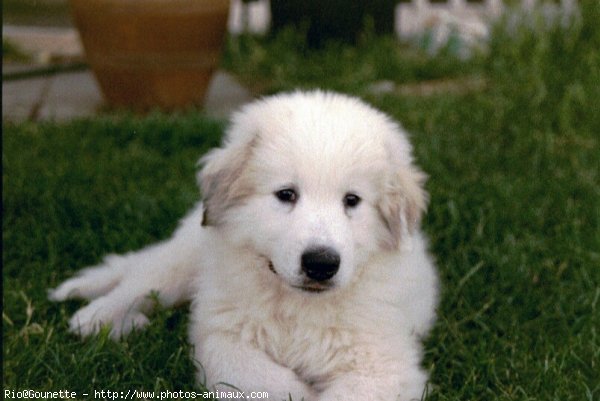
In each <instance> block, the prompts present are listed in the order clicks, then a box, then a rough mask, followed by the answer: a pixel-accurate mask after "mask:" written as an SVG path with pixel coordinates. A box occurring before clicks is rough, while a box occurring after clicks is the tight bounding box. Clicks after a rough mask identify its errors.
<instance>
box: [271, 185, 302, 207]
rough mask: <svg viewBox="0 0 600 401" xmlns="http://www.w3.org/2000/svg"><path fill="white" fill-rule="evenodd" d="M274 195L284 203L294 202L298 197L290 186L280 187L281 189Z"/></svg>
mask: <svg viewBox="0 0 600 401" xmlns="http://www.w3.org/2000/svg"><path fill="white" fill-rule="evenodd" d="M275 196H276V197H277V199H279V200H280V201H281V202H285V203H295V202H296V200H297V199H298V194H297V193H296V191H295V190H294V189H292V188H284V189H281V190H279V191H277V192H275Z"/></svg>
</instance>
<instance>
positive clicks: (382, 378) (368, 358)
mask: <svg viewBox="0 0 600 401" xmlns="http://www.w3.org/2000/svg"><path fill="white" fill-rule="evenodd" d="M201 163H202V165H203V168H202V170H201V171H200V172H199V174H198V179H199V183H200V186H201V188H202V194H203V198H204V199H203V203H201V204H198V205H197V206H196V207H195V208H194V210H193V211H192V212H191V213H190V214H189V215H188V216H187V217H185V218H184V219H183V221H182V223H181V225H180V227H179V229H178V230H177V231H176V232H175V234H174V235H173V237H172V238H170V239H169V240H167V241H165V242H162V243H159V244H157V245H154V246H150V247H148V248H146V249H143V250H141V251H138V252H135V253H129V254H126V255H122V256H114V255H113V256H109V257H107V258H106V259H105V260H104V262H103V263H102V264H101V265H99V266H96V267H92V268H88V269H86V270H83V271H82V272H81V273H80V274H79V275H78V276H76V277H75V278H72V279H70V280H67V281H66V282H64V283H63V284H62V285H60V286H59V287H58V288H56V289H55V290H53V291H51V292H50V298H51V299H53V300H57V301H62V300H65V299H67V298H83V299H87V300H89V301H91V302H90V303H89V304H88V305H87V306H85V307H83V308H82V309H80V310H79V311H78V312H77V313H76V314H75V315H74V316H73V318H72V319H71V320H70V322H69V324H70V328H71V330H72V331H74V332H76V333H79V334H81V335H89V334H93V333H96V332H97V331H98V330H99V328H100V327H101V326H103V325H111V326H112V331H111V335H112V336H113V337H115V338H117V337H120V336H121V335H124V334H126V333H128V332H129V331H131V330H132V329H133V328H135V327H137V328H139V327H142V326H144V325H145V324H147V323H148V317H147V315H148V313H149V312H150V311H151V310H150V309H151V308H152V305H153V301H152V300H151V299H149V298H148V295H149V294H150V293H151V292H155V293H157V294H158V299H159V301H160V302H161V304H163V305H164V306H171V305H174V304H176V303H180V302H185V301H187V300H191V301H192V306H191V313H192V318H191V325H190V334H189V336H190V337H189V338H190V342H191V344H192V345H193V349H194V359H195V361H197V362H198V365H199V372H198V379H199V380H203V379H206V384H207V385H208V386H209V388H214V387H216V388H217V389H221V390H226V389H227V387H225V385H224V384H223V383H227V384H229V385H232V386H235V387H236V388H238V389H241V390H243V391H245V392H246V394H249V393H250V392H251V391H266V392H268V393H269V399H271V400H277V401H279V400H284V399H285V400H288V399H289V396H290V395H291V396H292V397H293V399H294V400H300V399H302V398H304V399H305V400H322V401H333V400H339V401H352V400H360V401H365V400H386V401H388V400H412V399H421V397H422V396H423V394H424V389H425V383H426V380H427V375H426V373H425V372H424V371H423V369H422V368H421V366H420V363H421V347H422V346H421V339H422V337H423V336H424V335H425V334H427V332H428V330H429V329H430V327H431V325H432V323H433V321H434V317H435V307H436V302H437V292H438V290H437V277H436V273H435V269H434V266H433V263H432V261H431V259H430V257H429V256H428V254H427V249H426V248H427V244H426V241H425V239H424V238H423V235H422V234H421V232H420V230H419V220H420V216H421V214H422V212H423V210H424V209H425V206H426V193H425V192H424V189H423V182H424V174H423V173H421V172H420V170H419V169H418V168H417V167H415V165H414V164H413V159H412V156H411V146H410V144H409V142H408V140H407V137H406V134H405V133H404V131H403V130H402V129H401V128H400V127H399V126H398V125H397V124H396V123H394V122H393V121H392V120H391V119H389V118H388V117H386V116H385V115H384V114H382V113H381V112H378V111H376V110H375V109H373V108H371V107H369V106H367V105H366V104H364V103H363V102H361V101H360V100H357V99H354V98H350V97H347V96H343V95H339V94H333V93H324V92H309V93H303V92H296V93H291V94H285V95H278V96H273V97H269V98H266V99H263V100H259V101H256V102H254V103H252V104H250V105H248V106H246V107H244V108H243V109H242V110H241V111H240V112H238V113H237V114H235V115H234V117H233V121H232V124H231V126H230V127H229V129H228V131H227V134H226V137H225V140H224V143H223V146H222V147H221V148H218V149H215V150H213V151H212V152H210V153H208V154H207V155H206V156H204V157H203V158H202V159H201Z"/></svg>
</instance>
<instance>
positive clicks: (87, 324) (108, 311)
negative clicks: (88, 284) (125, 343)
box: [69, 297, 149, 340]
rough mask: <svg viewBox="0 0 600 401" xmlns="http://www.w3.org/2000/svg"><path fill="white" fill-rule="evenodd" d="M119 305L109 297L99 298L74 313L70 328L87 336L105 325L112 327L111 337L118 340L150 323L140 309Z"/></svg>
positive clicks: (73, 331)
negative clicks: (125, 307) (129, 308)
mask: <svg viewBox="0 0 600 401" xmlns="http://www.w3.org/2000/svg"><path fill="white" fill-rule="evenodd" d="M119 306H120V305H118V304H116V303H115V302H114V300H112V299H108V298H107V297H101V298H98V299H96V300H94V301H92V302H91V303H90V304H89V305H87V306H85V307H83V308H81V309H79V310H78V311H77V312H76V313H75V314H74V315H73V317H72V318H71V319H70V320H69V330H70V331H71V332H72V333H75V334H77V335H80V336H82V337H87V336H90V335H94V334H97V333H98V332H99V331H100V330H101V329H102V328H103V327H110V337H111V338H112V339H115V340H117V339H119V338H121V337H123V336H126V335H127V334H129V333H130V332H131V331H132V330H134V329H140V328H142V327H144V326H146V325H147V324H148V323H149V319H148V317H147V316H146V315H144V314H143V313H141V312H140V311H137V310H126V309H122V308H120V307H119Z"/></svg>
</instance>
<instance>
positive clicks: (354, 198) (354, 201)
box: [344, 193, 361, 208]
mask: <svg viewBox="0 0 600 401" xmlns="http://www.w3.org/2000/svg"><path fill="white" fill-rule="evenodd" d="M360 201H361V199H360V196H358V195H356V194H352V193H348V194H346V195H345V196H344V206H345V207H347V208H353V207H356V206H358V204H359V203H360Z"/></svg>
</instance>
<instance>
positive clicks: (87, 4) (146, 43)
mask: <svg viewBox="0 0 600 401" xmlns="http://www.w3.org/2000/svg"><path fill="white" fill-rule="evenodd" d="M70 3H71V7H72V12H73V16H74V19H75V24H76V26H77V28H78V29H79V33H80V35H81V40H82V42H83V46H84V48H85V52H86V57H87V60H88V62H89V63H90V66H91V68H92V70H93V72H94V74H95V76H96V79H97V80H98V82H99V84H100V88H101V89H102V92H103V93H104V96H105V97H106V99H107V101H108V102H109V103H110V104H111V105H113V106H117V107H123V106H125V107H131V108H133V109H136V110H147V109H150V108H156V107H158V108H162V109H167V110H171V109H176V108H181V107H185V106H189V105H201V104H202V102H203V100H204V96H205V93H206V89H207V87H208V84H209V81H210V78H211V76H212V74H213V72H214V70H215V69H216V67H217V66H218V62H219V58H220V54H221V47H222V44H223V40H224V37H225V32H226V28H227V16H228V10H229V1H228V0H70Z"/></svg>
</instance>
